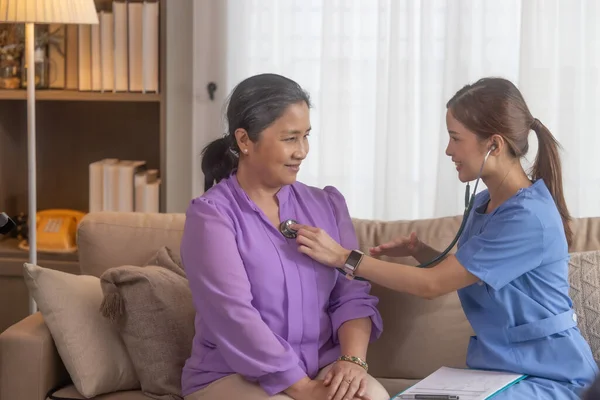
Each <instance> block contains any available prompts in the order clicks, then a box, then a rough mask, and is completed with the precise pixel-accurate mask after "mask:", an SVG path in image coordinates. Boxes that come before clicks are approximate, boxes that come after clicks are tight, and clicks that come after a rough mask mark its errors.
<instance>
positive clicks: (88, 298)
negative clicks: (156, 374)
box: [23, 263, 140, 398]
mask: <svg viewBox="0 0 600 400" xmlns="http://www.w3.org/2000/svg"><path fill="white" fill-rule="evenodd" d="M23 275H24V278H25V283H26V285H27V287H28V288H29V292H30V294H31V296H32V297H33V299H34V300H35V302H36V303H37V306H38V309H39V310H40V312H41V314H42V316H43V317H44V321H45V323H46V325H47V326H48V330H49V331H50V334H51V335H52V338H53V339H54V342H55V344H56V349H57V350H58V354H59V355H60V357H61V359H62V361H63V363H64V365H65V368H66V369H67V372H68V373H69V375H70V376H71V379H72V380H73V384H74V385H75V387H76V388H77V390H78V391H79V393H81V394H82V395H83V396H85V397H86V398H90V397H94V396H97V395H100V394H104V393H111V392H115V391H118V390H130V389H139V387H140V384H139V381H138V379H137V376H136V373H135V369H134V366H133V364H132V362H131V360H130V359H129V356H128V355H127V349H126V348H125V344H124V342H123V340H122V339H121V337H120V335H119V332H118V331H117V329H116V328H115V327H114V326H113V325H112V324H111V323H110V322H109V321H107V320H106V319H105V318H102V316H101V315H98V308H99V307H100V304H101V303H102V289H101V288H100V279H98V278H97V277H95V276H86V275H73V274H69V273H66V272H61V271H56V270H52V269H48V268H43V267H40V266H37V265H33V264H29V263H25V264H24V274H23Z"/></svg>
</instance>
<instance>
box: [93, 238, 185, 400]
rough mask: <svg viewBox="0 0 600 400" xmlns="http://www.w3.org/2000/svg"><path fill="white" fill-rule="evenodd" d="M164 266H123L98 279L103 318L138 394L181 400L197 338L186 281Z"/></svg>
mask: <svg viewBox="0 0 600 400" xmlns="http://www.w3.org/2000/svg"><path fill="white" fill-rule="evenodd" d="M164 250H165V249H163V254H162V255H161V257H164V256H165V254H166V253H164ZM159 253H160V252H159ZM157 257H159V255H157ZM167 264H168V266H167V265H165V264H164V263H163V265H165V266H164V267H163V266H157V265H147V266H145V267H143V268H140V267H136V266H129V265H125V266H121V267H115V268H110V269H108V270H107V271H106V272H104V273H103V274H102V276H101V277H100V279H101V286H102V290H103V292H104V295H105V298H104V302H103V305H102V313H103V315H104V316H105V317H107V318H109V319H111V320H113V321H115V322H116V323H117V326H118V328H119V331H120V333H121V337H122V338H123V340H124V342H125V345H126V347H127V351H128V353H129V356H130V357H131V360H132V361H133V364H134V366H135V370H136V373H137V375H138V376H139V379H140V385H141V388H142V391H143V392H144V394H145V395H146V396H148V397H151V398H154V399H160V400H166V399H169V400H172V399H181V398H182V396H181V372H182V368H183V365H184V363H185V361H186V360H187V358H188V357H189V355H190V353H191V348H192V340H193V338H194V333H195V329H194V317H195V309H194V306H193V303H192V296H191V292H190V289H189V285H188V281H187V279H186V277H185V274H184V273H183V270H182V269H181V268H179V266H177V263H176V262H172V263H167Z"/></svg>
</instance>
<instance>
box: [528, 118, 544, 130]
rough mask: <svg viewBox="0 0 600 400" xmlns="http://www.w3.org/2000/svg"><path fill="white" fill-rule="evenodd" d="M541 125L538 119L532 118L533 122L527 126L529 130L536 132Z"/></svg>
mask: <svg viewBox="0 0 600 400" xmlns="http://www.w3.org/2000/svg"><path fill="white" fill-rule="evenodd" d="M540 125H541V122H540V120H539V119H537V118H534V119H533V122H532V123H531V125H530V126H529V127H530V128H531V129H533V130H534V131H535V130H537V128H538V127H539V126H540Z"/></svg>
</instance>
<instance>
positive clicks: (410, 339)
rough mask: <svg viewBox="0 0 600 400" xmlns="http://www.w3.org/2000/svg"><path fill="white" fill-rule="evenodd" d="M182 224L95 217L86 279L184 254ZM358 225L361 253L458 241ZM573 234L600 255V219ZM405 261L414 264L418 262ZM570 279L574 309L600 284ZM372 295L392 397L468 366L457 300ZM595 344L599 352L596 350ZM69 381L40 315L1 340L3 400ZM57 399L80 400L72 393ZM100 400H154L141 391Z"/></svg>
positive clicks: (586, 319)
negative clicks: (403, 243) (168, 251)
mask: <svg viewBox="0 0 600 400" xmlns="http://www.w3.org/2000/svg"><path fill="white" fill-rule="evenodd" d="M183 223H184V215H182V214H140V213H131V214H119V213H95V214H89V215H87V216H86V217H85V218H84V220H83V222H82V223H81V225H80V227H79V231H78V243H79V251H80V263H81V274H84V275H94V276H100V274H102V273H103V272H104V271H105V270H106V269H108V268H110V267H115V266H120V265H124V264H133V265H141V264H142V263H143V262H144V261H145V260H147V259H148V258H149V257H151V255H152V254H153V252H155V251H156V249H158V248H159V247H161V246H165V245H166V246H169V247H171V248H172V249H176V250H178V249H179V241H180V238H181V234H182V229H183ZM354 223H355V228H356V231H357V234H358V237H359V240H360V243H361V247H362V249H363V250H366V249H367V248H368V247H369V246H371V245H373V244H376V243H380V242H382V241H385V240H387V239H389V238H391V237H392V236H395V235H399V234H408V233H410V232H411V231H416V232H417V233H418V234H419V236H420V237H421V238H422V240H424V241H426V242H428V243H429V244H431V245H432V246H434V247H437V248H440V249H441V248H443V247H445V246H446V245H447V244H448V243H450V241H451V240H452V238H453V237H454V234H455V232H456V231H457V230H458V228H459V225H460V217H452V218H440V219H433V220H420V221H406V222H403V221H396V222H376V221H367V220H355V221H354ZM574 228H575V229H574V230H575V242H574V244H573V247H572V252H583V251H590V250H600V218H593V219H592V218H590V219H579V220H576V221H574ZM598 258H600V257H598ZM403 261H406V262H410V263H412V260H403ZM586 268H598V269H599V271H598V273H597V274H592V275H593V276H596V277H597V276H598V275H600V265H598V263H596V264H595V265H588V266H586ZM572 275H573V276H572V277H571V279H572V281H571V285H572V289H571V290H572V295H573V296H574V298H575V299H576V303H577V304H576V306H580V304H582V302H584V301H585V298H584V296H586V293H585V292H586V291H587V289H585V290H584V288H582V287H581V286H582V285H592V286H593V285H597V284H598V283H599V282H595V283H594V282H589V280H588V281H586V279H584V278H582V274H581V273H578V274H572ZM575 275H577V276H575ZM583 275H585V274H583ZM586 276H591V275H590V274H587V275H586ZM596 279H597V278H596ZM584 281H585V282H584ZM373 293H374V294H375V295H377V296H378V297H379V298H380V304H379V308H380V310H381V313H382V316H383V321H384V333H383V336H382V337H381V339H380V340H379V341H377V342H376V343H374V344H372V346H371V347H370V349H369V354H368V362H369V365H370V372H371V373H372V374H373V375H374V376H375V377H376V378H378V379H379V380H380V381H381V382H382V383H383V385H384V386H385V387H386V388H387V389H388V391H389V393H390V394H391V395H394V394H396V393H397V392H399V391H400V390H402V389H404V388H406V387H407V386H408V385H411V384H413V383H414V382H416V381H417V380H419V379H421V378H423V377H424V376H426V375H427V374H429V373H431V372H433V371H434V370H435V369H437V368H438V367H440V366H442V365H446V366H457V367H461V366H464V365H465V354H466V348H467V342H468V339H469V336H470V335H471V334H472V331H471V328H470V325H469V323H468V322H467V320H466V319H465V316H464V314H463V312H462V309H461V307H460V303H459V302H458V298H457V296H456V294H455V293H453V294H449V295H447V296H444V297H441V298H438V299H435V300H424V299H420V298H416V297H412V296H408V295H404V294H398V293H393V292H391V291H389V290H386V289H384V288H381V287H377V286H375V287H374V288H373ZM3 307H4V305H3ZM587 308H588V309H586V310H578V313H579V317H580V318H579V325H580V328H581V327H582V326H584V327H586V329H587V328H588V325H590V324H591V323H592V322H593V321H592V319H594V318H596V317H598V313H597V311H598V309H599V308H600V306H599V307H595V310H594V309H593V308H594V306H593V305H592V307H591V309H590V306H589V304H588V307H587ZM582 330H583V329H582ZM597 331H598V330H596V332H597ZM586 332H587V331H586ZM587 338H588V337H586V339H587ZM598 339H599V338H598V337H592V338H589V340H595V341H597V340H598ZM594 343H595V346H596V345H597V342H594ZM597 356H598V354H596V358H598V357H597ZM68 380H69V376H68V374H67V372H66V370H65V367H64V366H63V364H62V361H61V358H60V357H59V355H58V353H57V350H56V347H55V345H54V342H53V338H52V336H51V335H50V332H49V330H48V328H47V327H46V325H45V324H44V320H43V318H42V317H41V315H40V313H37V314H35V315H32V316H29V317H27V318H25V319H24V320H22V321H20V322H18V323H17V324H15V325H13V326H12V327H10V328H9V329H7V330H6V331H5V332H4V333H3V334H2V335H1V336H0V400H45V399H46V393H47V392H48V390H49V389H51V388H53V387H56V386H57V385H60V384H61V383H64V382H67V383H68ZM56 395H57V396H62V397H71V398H81V397H80V396H79V394H78V393H77V391H76V390H75V389H74V387H73V386H70V387H67V388H66V389H64V390H61V391H59V392H58V393H56ZM96 398H97V399H105V400H109V399H110V400H113V399H123V400H125V399H128V400H134V399H148V397H146V396H144V395H143V394H142V393H141V392H139V391H129V392H119V393H112V394H107V395H101V396H98V397H96Z"/></svg>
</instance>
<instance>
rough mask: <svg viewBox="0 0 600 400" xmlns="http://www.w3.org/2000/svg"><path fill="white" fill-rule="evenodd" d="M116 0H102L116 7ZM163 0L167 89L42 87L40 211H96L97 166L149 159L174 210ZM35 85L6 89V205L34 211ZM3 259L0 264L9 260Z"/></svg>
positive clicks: (0, 116)
mask: <svg viewBox="0 0 600 400" xmlns="http://www.w3.org/2000/svg"><path fill="white" fill-rule="evenodd" d="M111 4H112V0H96V6H97V9H98V10H105V11H106V10H111V8H112V7H111ZM166 4H167V1H166V0H159V67H158V71H159V90H160V93H139V92H98V91H79V90H60V89H58V90H57V89H36V91H35V100H36V106H35V108H36V153H37V157H36V158H37V206H38V210H44V209H50V208H67V209H74V210H79V211H83V212H87V211H88V210H89V164H90V163H92V162H94V161H98V160H101V159H103V158H119V159H128V160H144V161H146V163H147V167H148V168H151V169H158V170H159V175H160V178H161V187H160V208H159V211H161V212H165V210H166V193H165V190H166V145H165V144H166V48H165V47H166V15H167V6H166ZM26 100H27V91H26V90H25V89H15V90H9V89H5V90H0V211H4V212H6V213H7V214H9V215H11V216H13V215H17V214H19V213H27V211H28V198H29V197H28V186H27V177H28V173H27V146H28V143H27V104H26V103H27V102H26ZM1 258H2V257H0V264H1Z"/></svg>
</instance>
